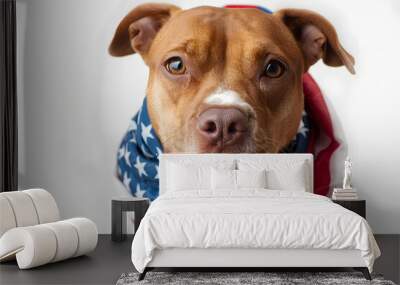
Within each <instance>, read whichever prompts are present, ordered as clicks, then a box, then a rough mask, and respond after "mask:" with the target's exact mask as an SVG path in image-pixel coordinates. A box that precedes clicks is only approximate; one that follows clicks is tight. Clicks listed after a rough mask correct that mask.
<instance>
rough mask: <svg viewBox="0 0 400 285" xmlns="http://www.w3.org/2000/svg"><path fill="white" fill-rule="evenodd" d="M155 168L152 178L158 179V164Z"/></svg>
mask: <svg viewBox="0 0 400 285" xmlns="http://www.w3.org/2000/svg"><path fill="white" fill-rule="evenodd" d="M155 168H156V173H157V174H156V176H154V179H160V177H159V176H158V165H156V166H155Z"/></svg>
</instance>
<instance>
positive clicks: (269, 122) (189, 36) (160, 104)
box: [109, 4, 354, 152]
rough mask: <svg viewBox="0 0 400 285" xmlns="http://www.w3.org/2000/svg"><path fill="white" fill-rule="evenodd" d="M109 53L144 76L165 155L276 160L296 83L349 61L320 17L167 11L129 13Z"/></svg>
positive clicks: (287, 12) (290, 123)
mask: <svg viewBox="0 0 400 285" xmlns="http://www.w3.org/2000/svg"><path fill="white" fill-rule="evenodd" d="M109 51H110V53H111V55H113V56H125V55H129V54H133V53H135V52H137V53H139V54H140V55H141V56H142V58H143V60H144V61H145V63H146V64H147V65H148V66H149V68H150V75H149V81H148V87H147V96H148V109H149V113H150V118H151V120H152V123H153V127H154V129H155V131H156V133H157V134H158V136H159V138H160V140H161V142H162V144H163V147H164V151H165V152H278V151H280V150H281V149H282V148H284V147H285V146H286V145H287V144H288V143H289V142H290V140H291V139H292V138H293V137H294V136H295V134H296V132H297V129H298V126H299V123H300V120H301V114H302V111H303V108H304V106H303V91H302V75H303V74H304V72H306V71H307V70H308V68H309V67H310V66H311V65H312V64H314V63H315V62H317V61H318V60H319V59H323V61H324V63H326V64H327V65H329V66H341V65H345V66H346V67H347V69H348V70H349V71H350V72H351V73H354V68H353V66H354V59H353V57H352V56H351V55H350V54H348V53H347V52H346V51H345V50H344V49H343V47H342V46H341V45H340V43H339V40H338V37H337V35H336V32H335V29H334V27H333V26H332V25H331V24H330V23H329V22H328V21H327V20H326V19H325V18H323V17H322V16H320V15H318V14H316V13H313V12H310V11H306V10H296V9H284V10H280V11H277V12H276V13H274V14H267V13H264V12H262V11H260V10H258V9H226V8H215V7H199V8H194V9H189V10H181V9H180V8H178V7H176V6H172V5H167V4H145V5H141V6H138V7H137V8H135V9H133V10H132V11H131V12H130V13H129V14H128V15H127V16H126V17H125V18H124V19H123V20H122V21H121V23H120V24H119V26H118V28H117V30H116V32H115V35H114V38H113V40H112V43H111V45H110V48H109Z"/></svg>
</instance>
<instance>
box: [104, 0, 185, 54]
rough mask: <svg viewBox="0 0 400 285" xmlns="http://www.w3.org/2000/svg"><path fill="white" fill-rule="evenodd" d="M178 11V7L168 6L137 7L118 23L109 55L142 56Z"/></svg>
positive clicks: (151, 4)
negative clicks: (134, 54) (137, 54)
mask: <svg viewBox="0 0 400 285" xmlns="http://www.w3.org/2000/svg"><path fill="white" fill-rule="evenodd" d="M179 10H180V8H179V7H177V6H174V5H169V4H158V3H148V4H143V5H139V6H137V7H136V8H134V9H133V10H132V11H130V12H129V13H128V15H126V16H125V17H124V18H123V19H122V21H121V22H120V23H119V25H118V27H117V30H116V31H115V34H114V38H113V39H112V41H111V44H110V47H109V48H108V51H109V53H110V54H111V55H112V56H125V55H129V54H132V53H135V52H138V53H140V54H141V55H142V56H143V55H144V54H145V53H146V52H147V51H148V50H149V49H150V46H151V43H152V42H153V40H154V38H155V36H156V34H157V33H158V31H159V30H160V29H161V27H162V26H163V25H164V24H165V22H167V21H168V19H169V18H170V17H171V15H172V14H173V13H174V12H176V11H179Z"/></svg>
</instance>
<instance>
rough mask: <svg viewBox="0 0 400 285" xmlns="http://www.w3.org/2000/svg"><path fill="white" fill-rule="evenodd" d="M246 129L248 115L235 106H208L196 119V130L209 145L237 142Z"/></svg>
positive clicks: (242, 136)
mask: <svg viewBox="0 0 400 285" xmlns="http://www.w3.org/2000/svg"><path fill="white" fill-rule="evenodd" d="M248 129H249V119H248V116H247V115H246V114H245V113H243V112H242V111H240V110H238V109H236V108H210V109H207V110H206V111H204V112H203V113H201V114H200V116H199V117H198V120H197V130H198V132H199V133H200V134H201V136H202V137H204V138H205V139H206V140H207V142H208V144H210V145H217V146H224V145H232V144H236V143H239V142H240V141H241V140H242V139H243V138H244V137H245V136H246V134H247V131H248Z"/></svg>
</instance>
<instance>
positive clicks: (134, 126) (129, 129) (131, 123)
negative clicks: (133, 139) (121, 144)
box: [128, 120, 137, 131]
mask: <svg viewBox="0 0 400 285" xmlns="http://www.w3.org/2000/svg"><path fill="white" fill-rule="evenodd" d="M136 130H137V125H136V122H135V121H134V120H131V122H130V124H129V128H128V131H136Z"/></svg>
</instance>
